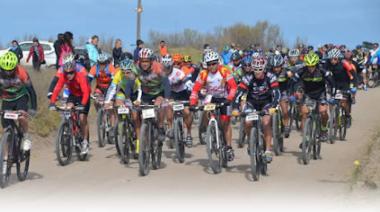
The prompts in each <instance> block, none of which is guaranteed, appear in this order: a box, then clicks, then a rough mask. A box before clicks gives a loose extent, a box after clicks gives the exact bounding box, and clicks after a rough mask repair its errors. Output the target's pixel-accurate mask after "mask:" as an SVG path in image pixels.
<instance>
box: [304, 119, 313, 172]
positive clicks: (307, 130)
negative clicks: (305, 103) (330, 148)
mask: <svg viewBox="0 0 380 212" xmlns="http://www.w3.org/2000/svg"><path fill="white" fill-rule="evenodd" d="M312 124H313V123H312V119H311V118H307V119H306V121H305V124H304V129H303V136H302V161H303V163H304V164H305V165H307V164H309V162H310V155H311V149H312V148H311V146H312V145H311V143H312V136H313V135H312Z"/></svg>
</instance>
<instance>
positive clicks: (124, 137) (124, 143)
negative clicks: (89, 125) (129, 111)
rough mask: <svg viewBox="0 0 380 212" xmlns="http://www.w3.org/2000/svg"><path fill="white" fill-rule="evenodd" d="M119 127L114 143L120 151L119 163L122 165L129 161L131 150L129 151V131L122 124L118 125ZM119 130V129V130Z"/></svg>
mask: <svg viewBox="0 0 380 212" xmlns="http://www.w3.org/2000/svg"><path fill="white" fill-rule="evenodd" d="M118 127H119V134H118V135H117V137H118V139H117V140H116V141H117V142H115V144H116V146H118V148H119V149H120V150H119V151H120V158H121V162H123V163H124V164H128V163H129V161H130V159H131V149H130V143H131V141H130V137H129V130H130V129H128V128H127V127H125V124H124V123H120V125H119V126H118ZM120 128H121V129H120Z"/></svg>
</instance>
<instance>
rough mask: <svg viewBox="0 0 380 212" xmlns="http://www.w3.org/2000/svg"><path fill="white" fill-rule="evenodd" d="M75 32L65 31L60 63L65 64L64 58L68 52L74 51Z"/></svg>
mask: <svg viewBox="0 0 380 212" xmlns="http://www.w3.org/2000/svg"><path fill="white" fill-rule="evenodd" d="M73 38H74V37H73V34H72V33H71V32H65V33H64V34H63V42H62V44H61V45H60V54H59V61H58V65H59V66H61V65H63V58H64V57H65V56H66V55H68V54H73V53H74V46H73Z"/></svg>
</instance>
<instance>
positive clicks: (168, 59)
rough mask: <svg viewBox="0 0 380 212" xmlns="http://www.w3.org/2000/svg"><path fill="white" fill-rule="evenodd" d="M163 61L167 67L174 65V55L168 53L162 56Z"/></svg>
mask: <svg viewBox="0 0 380 212" xmlns="http://www.w3.org/2000/svg"><path fill="white" fill-rule="evenodd" d="M161 63H162V65H163V66H164V67H166V68H167V67H170V66H172V65H173V59H172V56H170V54H167V55H165V56H163V57H162V58H161Z"/></svg>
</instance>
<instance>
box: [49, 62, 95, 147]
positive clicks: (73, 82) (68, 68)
mask: <svg viewBox="0 0 380 212" xmlns="http://www.w3.org/2000/svg"><path fill="white" fill-rule="evenodd" d="M76 67H77V64H76V63H75V60H74V56H73V55H68V56H66V57H65V58H64V62H63V66H62V67H61V70H62V71H59V72H58V73H57V76H58V81H57V84H56V85H55V87H54V89H53V94H52V96H51V98H50V105H49V109H50V110H55V103H56V101H57V98H58V95H59V93H60V92H61V90H62V88H63V87H64V86H66V87H67V89H68V90H69V93H70V94H69V96H68V98H67V107H68V108H72V107H73V106H76V108H77V109H78V110H79V111H80V115H79V119H80V125H81V130H82V132H81V133H82V137H83V142H82V148H81V154H87V153H88V151H89V140H88V139H89V126H88V122H87V116H88V112H89V110H90V93H91V87H90V84H89V82H88V78H87V72H86V71H77V68H76ZM83 69H84V68H82V70H83Z"/></svg>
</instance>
